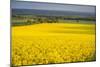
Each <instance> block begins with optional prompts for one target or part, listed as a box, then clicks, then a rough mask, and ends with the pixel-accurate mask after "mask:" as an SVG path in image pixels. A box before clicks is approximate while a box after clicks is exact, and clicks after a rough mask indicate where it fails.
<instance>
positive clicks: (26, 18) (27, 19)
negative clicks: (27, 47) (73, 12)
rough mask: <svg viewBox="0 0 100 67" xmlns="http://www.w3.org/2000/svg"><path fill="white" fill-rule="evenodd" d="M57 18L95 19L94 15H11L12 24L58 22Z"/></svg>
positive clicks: (77, 20)
mask: <svg viewBox="0 0 100 67" xmlns="http://www.w3.org/2000/svg"><path fill="white" fill-rule="evenodd" d="M59 20H76V22H79V21H81V20H85V21H95V20H96V19H95V18H94V17H84V18H82V17H69V16H41V15H12V25H14V26H16V25H30V24H37V23H59Z"/></svg>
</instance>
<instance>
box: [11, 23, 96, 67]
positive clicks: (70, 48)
mask: <svg viewBox="0 0 100 67" xmlns="http://www.w3.org/2000/svg"><path fill="white" fill-rule="evenodd" d="M95 47H96V46H95V24H94V23H90V24H88V23H40V24H31V25H24V26H12V65H13V66H20V65H36V64H53V63H69V62H86V61H95V60H96V59H95Z"/></svg>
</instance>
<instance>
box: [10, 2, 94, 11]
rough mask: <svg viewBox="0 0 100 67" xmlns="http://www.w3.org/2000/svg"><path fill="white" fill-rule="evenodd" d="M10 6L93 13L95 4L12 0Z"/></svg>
mask: <svg viewBox="0 0 100 67" xmlns="http://www.w3.org/2000/svg"><path fill="white" fill-rule="evenodd" d="M11 8H15V9H39V10H58V11H76V12H87V13H95V6H86V5H85V6H82V5H69V4H54V3H43V2H27V1H12V2H11Z"/></svg>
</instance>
